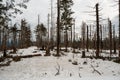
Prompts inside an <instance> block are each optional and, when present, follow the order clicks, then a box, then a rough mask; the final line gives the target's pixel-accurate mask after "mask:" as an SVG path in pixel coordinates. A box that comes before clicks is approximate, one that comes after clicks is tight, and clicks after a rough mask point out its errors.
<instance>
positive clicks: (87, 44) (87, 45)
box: [86, 25, 89, 52]
mask: <svg viewBox="0 0 120 80" xmlns="http://www.w3.org/2000/svg"><path fill="white" fill-rule="evenodd" d="M88 33H89V31H88V25H87V43H86V47H87V52H89V49H88V47H89V37H88V35H89V34H88Z"/></svg>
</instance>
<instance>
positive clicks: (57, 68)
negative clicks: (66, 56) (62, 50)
mask: <svg viewBox="0 0 120 80" xmlns="http://www.w3.org/2000/svg"><path fill="white" fill-rule="evenodd" d="M56 70H57V73H56V74H55V76H57V75H59V74H60V65H59V64H58V63H57V67H56Z"/></svg>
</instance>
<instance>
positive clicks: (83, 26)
mask: <svg viewBox="0 0 120 80" xmlns="http://www.w3.org/2000/svg"><path fill="white" fill-rule="evenodd" d="M85 27H86V24H85V22H83V23H82V27H81V28H82V29H81V30H82V31H81V32H82V33H81V34H82V35H81V36H82V49H83V51H82V58H85Z"/></svg>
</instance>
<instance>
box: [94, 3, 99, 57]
mask: <svg viewBox="0 0 120 80" xmlns="http://www.w3.org/2000/svg"><path fill="white" fill-rule="evenodd" d="M95 7H96V27H97V44H96V45H97V48H96V57H97V58H98V57H99V39H100V38H99V4H98V3H97V4H96V5H95Z"/></svg>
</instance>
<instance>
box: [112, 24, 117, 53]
mask: <svg viewBox="0 0 120 80" xmlns="http://www.w3.org/2000/svg"><path fill="white" fill-rule="evenodd" d="M113 43H114V54H116V40H115V26H113Z"/></svg>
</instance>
